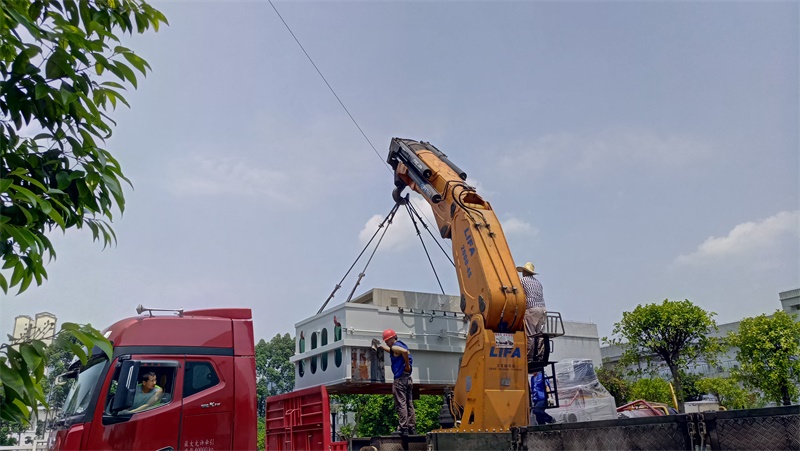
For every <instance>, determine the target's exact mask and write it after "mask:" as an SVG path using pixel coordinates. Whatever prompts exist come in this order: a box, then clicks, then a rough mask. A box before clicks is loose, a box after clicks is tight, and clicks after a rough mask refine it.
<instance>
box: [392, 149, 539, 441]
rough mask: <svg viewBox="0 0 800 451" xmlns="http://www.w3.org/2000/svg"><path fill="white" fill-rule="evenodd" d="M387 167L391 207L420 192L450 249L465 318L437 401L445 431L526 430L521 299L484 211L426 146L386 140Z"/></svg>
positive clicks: (457, 173)
mask: <svg viewBox="0 0 800 451" xmlns="http://www.w3.org/2000/svg"><path fill="white" fill-rule="evenodd" d="M388 162H389V164H390V165H391V166H392V168H394V174H395V178H394V184H395V190H394V193H393V197H394V199H395V201H396V202H400V203H402V202H405V201H406V199H407V198H405V199H404V198H403V197H402V192H403V189H405V188H406V187H409V188H411V189H412V190H414V191H416V192H418V193H420V194H422V195H423V196H424V197H425V199H427V201H428V203H429V204H430V205H431V208H432V209H433V213H434V215H435V216H436V223H437V225H438V227H439V233H440V234H441V235H442V237H443V238H450V239H451V241H452V243H453V256H454V261H455V262H456V273H457V275H458V284H459V286H460V288H461V310H462V311H464V313H465V314H466V315H467V316H468V317H469V329H468V333H467V341H466V343H465V346H464V355H463V356H462V357H461V365H460V367H459V369H458V378H457V379H456V385H455V387H454V388H453V391H452V396H450V395H449V394H448V396H446V397H445V398H446V405H448V406H449V410H450V413H451V415H452V417H453V423H452V424H453V428H454V429H455V430H459V431H462V432H470V431H474V432H490V431H492V432H502V431H508V430H510V428H512V427H519V426H525V425H527V424H528V421H529V417H528V415H529V414H528V400H529V399H530V396H529V393H530V392H529V390H528V382H527V372H526V370H527V365H526V359H525V358H524V357H523V356H525V355H527V352H526V349H525V347H526V339H525V332H524V318H525V293H524V292H523V290H522V285H521V284H520V280H519V276H518V275H517V271H516V265H515V264H514V260H513V259H512V258H511V252H510V251H509V249H508V243H506V239H505V236H504V235H503V229H502V228H501V227H500V223H499V222H498V221H497V217H496V216H495V214H494V211H493V210H492V207H491V206H490V205H489V203H488V202H486V201H484V200H483V199H482V198H481V197H480V196H479V195H478V194H477V193H476V192H475V189H474V188H472V187H471V186H469V185H467V183H466V182H465V181H466V179H467V174H466V173H464V171H462V170H461V169H459V168H458V166H456V165H455V164H453V163H452V162H451V161H450V160H448V159H447V156H446V155H444V154H443V153H442V152H440V151H439V150H438V149H437V148H436V147H434V146H433V145H431V144H429V143H426V142H418V141H412V140H408V139H400V138H393V139H392V144H391V146H390V148H389V159H388ZM448 423H449V421H448ZM443 424H444V423H443Z"/></svg>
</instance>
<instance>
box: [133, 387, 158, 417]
mask: <svg viewBox="0 0 800 451" xmlns="http://www.w3.org/2000/svg"><path fill="white" fill-rule="evenodd" d="M154 390H155V391H156V392H155V394H154V395H153V396H152V397H151V398H150V399H148V400H147V402H146V403H144V404H142V405H141V406H139V407H137V408H135V409H131V410H129V411H128V413H136V412H141V411H143V410H147V409H150V408H152V407H153V406H155V405H156V404H158V402H159V401H161V395H162V394H164V390H163V389H162V388H161V387H159V386H158V385H156V388H155V389H154Z"/></svg>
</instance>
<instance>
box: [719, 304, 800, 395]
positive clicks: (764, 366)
mask: <svg viewBox="0 0 800 451" xmlns="http://www.w3.org/2000/svg"><path fill="white" fill-rule="evenodd" d="M728 343H729V344H730V345H731V346H733V347H736V348H738V349H739V350H738V351H737V353H736V360H738V361H739V364H740V367H739V368H738V369H734V370H733V371H732V373H733V375H734V376H735V377H737V378H738V379H739V380H741V381H742V382H744V384H745V386H746V387H749V388H753V389H756V390H760V391H761V392H762V393H763V394H764V396H765V397H766V398H767V399H769V400H770V401H774V402H776V403H777V404H779V405H780V404H783V405H785V406H788V405H790V404H792V403H793V402H797V400H798V398H799V397H800V389H799V388H798V385H799V384H800V323H798V322H796V321H795V320H794V318H793V316H791V315H789V314H788V313H786V312H784V311H782V310H778V311H776V312H775V314H773V315H772V316H771V317H770V316H767V315H760V316H757V317H755V318H745V319H743V320H742V322H741V323H739V331H738V332H732V333H731V334H730V335H729V336H728Z"/></svg>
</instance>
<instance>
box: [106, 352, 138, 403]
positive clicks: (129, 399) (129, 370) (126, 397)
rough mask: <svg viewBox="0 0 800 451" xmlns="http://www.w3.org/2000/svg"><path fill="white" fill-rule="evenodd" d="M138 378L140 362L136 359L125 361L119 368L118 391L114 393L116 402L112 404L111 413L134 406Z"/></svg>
mask: <svg viewBox="0 0 800 451" xmlns="http://www.w3.org/2000/svg"><path fill="white" fill-rule="evenodd" d="M138 379H139V362H137V361H135V360H125V361H123V362H122V365H121V366H120V369H119V377H118V378H117V391H116V393H115V394H114V403H113V404H112V405H111V413H117V412H119V411H121V410H125V409H129V408H130V407H131V406H133V398H134V396H136V381H137V380H138Z"/></svg>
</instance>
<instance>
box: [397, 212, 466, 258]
mask: <svg viewBox="0 0 800 451" xmlns="http://www.w3.org/2000/svg"><path fill="white" fill-rule="evenodd" d="M407 205H408V206H409V208H411V211H412V212H414V214H415V215H417V219H419V222H421V223H422V226H423V227H425V230H426V231H427V232H428V234H429V235H430V236H431V238H433V242H434V243H436V245H437V246H439V249H441V250H442V253H443V254H444V256H445V257H447V259H448V260H449V261H450V264H451V265H453V267H454V268H455V266H456V264H455V262H453V259H452V258H450V254H448V253H447V251H446V250H444V248H443V247H442V243H440V242H439V240H438V239H437V238H436V235H434V234H433V232H431V229H430V227H428V224H426V223H425V221H424V220H423V219H422V217H421V216H420V214H419V212H418V211H417V209H416V207H414V204H412V203H411V202H409V203H408V204H407Z"/></svg>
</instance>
